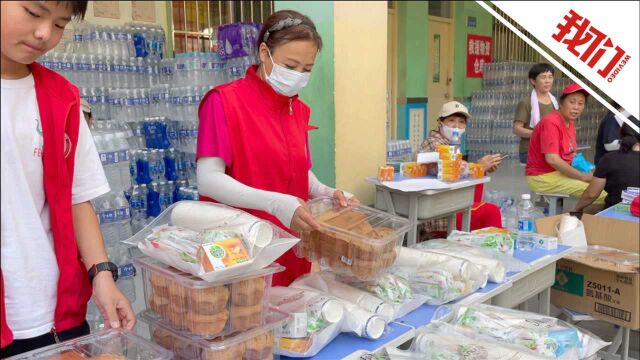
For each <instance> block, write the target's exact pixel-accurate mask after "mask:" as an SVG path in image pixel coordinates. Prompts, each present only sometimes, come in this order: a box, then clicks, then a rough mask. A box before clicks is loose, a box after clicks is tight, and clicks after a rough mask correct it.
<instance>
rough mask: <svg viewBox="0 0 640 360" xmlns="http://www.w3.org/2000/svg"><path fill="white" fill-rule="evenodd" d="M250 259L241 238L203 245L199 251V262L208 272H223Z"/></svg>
mask: <svg viewBox="0 0 640 360" xmlns="http://www.w3.org/2000/svg"><path fill="white" fill-rule="evenodd" d="M249 259H250V257H249V252H248V251H247V248H246V247H245V246H244V243H243V242H242V240H241V239H239V238H233V239H226V240H219V241H215V242H212V243H206V244H202V245H200V248H199V249H198V260H199V261H200V263H201V264H202V267H203V268H204V270H205V271H206V272H211V271H215V270H222V269H225V268H228V267H231V266H234V265H237V264H241V263H243V262H247V261H249Z"/></svg>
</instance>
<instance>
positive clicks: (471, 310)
mask: <svg viewBox="0 0 640 360" xmlns="http://www.w3.org/2000/svg"><path fill="white" fill-rule="evenodd" d="M443 311H450V312H451V313H452V315H453V316H451V317H450V319H449V320H448V321H447V322H448V323H449V325H451V326H454V327H455V328H457V329H458V330H459V332H460V333H461V334H464V335H465V336H468V337H474V338H478V339H480V338H483V339H490V340H492V341H497V342H499V343H503V344H509V345H510V346H513V347H516V348H521V349H523V350H526V351H530V352H533V353H536V354H538V355H541V356H544V357H546V358H552V359H566V360H568V359H586V358H589V357H591V356H593V355H594V354H596V353H597V352H598V351H599V350H600V349H602V348H603V347H605V346H607V345H609V343H607V342H605V341H602V340H601V339H600V338H598V337H596V336H595V335H593V334H591V333H589V332H587V331H585V330H581V329H579V328H577V327H575V326H573V325H569V324H567V323H566V322H564V321H561V320H559V319H556V318H553V317H549V316H544V315H540V314H535V313H531V312H525V311H518V310H511V309H505V308H500V307H496V306H490V305H474V306H453V307H451V309H450V310H449V309H445V310H441V309H438V310H437V311H436V314H435V315H434V317H439V313H442V312H443Z"/></svg>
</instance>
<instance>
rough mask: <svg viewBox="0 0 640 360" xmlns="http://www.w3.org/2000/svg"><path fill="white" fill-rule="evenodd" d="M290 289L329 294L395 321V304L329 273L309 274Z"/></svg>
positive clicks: (294, 283) (299, 279)
mask: <svg viewBox="0 0 640 360" xmlns="http://www.w3.org/2000/svg"><path fill="white" fill-rule="evenodd" d="M289 287H292V288H298V289H310V290H315V291H319V292H322V293H325V294H329V295H331V296H333V297H335V298H337V299H340V300H346V301H349V302H352V303H354V304H356V305H357V306H359V307H361V308H362V309H364V310H366V311H369V312H371V313H373V314H376V315H378V316H380V317H381V318H383V319H384V320H385V321H391V320H393V315H394V308H393V304H392V303H390V302H387V301H385V299H382V298H381V297H379V296H377V295H376V294H373V293H371V292H369V291H366V290H362V289H358V288H356V287H354V286H351V285H348V284H346V283H344V282H341V281H338V280H337V279H336V276H335V274H333V273H331V272H327V271H322V272H316V273H311V274H307V275H305V276H302V277H300V278H298V279H297V280H296V281H294V282H293V283H292V284H291V285H289Z"/></svg>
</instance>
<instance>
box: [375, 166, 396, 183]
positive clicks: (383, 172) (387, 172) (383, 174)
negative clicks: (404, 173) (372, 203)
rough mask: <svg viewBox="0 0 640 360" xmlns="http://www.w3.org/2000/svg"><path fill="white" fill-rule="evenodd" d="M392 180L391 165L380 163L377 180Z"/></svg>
mask: <svg viewBox="0 0 640 360" xmlns="http://www.w3.org/2000/svg"><path fill="white" fill-rule="evenodd" d="M393 180H394V171H393V166H389V165H382V166H380V168H379V169H378V181H380V182H383V181H393Z"/></svg>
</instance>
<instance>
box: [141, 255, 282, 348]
mask: <svg viewBox="0 0 640 360" xmlns="http://www.w3.org/2000/svg"><path fill="white" fill-rule="evenodd" d="M134 264H135V265H136V267H137V268H138V269H141V270H142V278H143V281H144V297H145V302H146V306H147V311H145V314H148V316H147V317H149V318H154V319H156V320H157V322H158V323H160V324H163V325H164V326H166V327H168V328H171V329H174V330H175V331H176V332H178V333H182V334H184V335H186V336H188V337H192V338H201V339H213V338H215V337H218V336H223V335H228V334H231V333H234V332H239V331H244V330H248V329H252V328H255V327H258V326H261V325H263V324H264V319H265V316H266V314H267V311H266V309H267V308H268V290H269V288H271V277H272V275H273V274H275V273H278V272H280V271H283V270H284V267H283V266H280V265H275V264H274V265H270V266H268V267H266V268H264V269H260V270H256V271H253V272H249V273H247V274H245V275H242V276H238V277H235V278H232V279H227V280H224V281H217V282H207V281H204V280H201V279H200V278H198V277H195V276H193V275H190V274H187V273H184V272H181V271H180V270H177V269H174V268H172V267H170V266H168V265H164V264H162V263H161V262H159V261H157V260H154V259H152V258H149V257H139V258H136V259H134Z"/></svg>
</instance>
